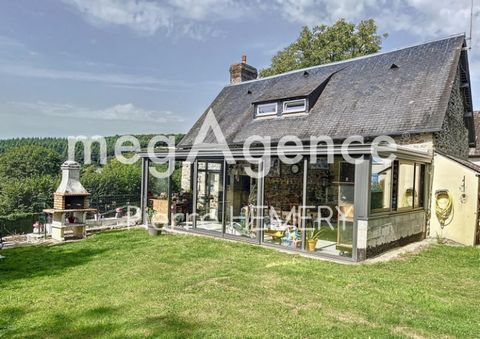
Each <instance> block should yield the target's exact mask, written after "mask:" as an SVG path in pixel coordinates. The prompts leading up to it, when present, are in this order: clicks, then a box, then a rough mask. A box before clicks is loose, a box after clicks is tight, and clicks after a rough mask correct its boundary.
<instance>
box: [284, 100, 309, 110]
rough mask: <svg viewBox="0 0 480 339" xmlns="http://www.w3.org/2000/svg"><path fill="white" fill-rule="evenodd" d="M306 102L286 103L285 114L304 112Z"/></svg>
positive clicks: (294, 101)
mask: <svg viewBox="0 0 480 339" xmlns="http://www.w3.org/2000/svg"><path fill="white" fill-rule="evenodd" d="M305 106H306V100H305V99H302V100H292V101H287V102H285V104H284V106H283V111H284V112H286V113H287V112H303V111H305Z"/></svg>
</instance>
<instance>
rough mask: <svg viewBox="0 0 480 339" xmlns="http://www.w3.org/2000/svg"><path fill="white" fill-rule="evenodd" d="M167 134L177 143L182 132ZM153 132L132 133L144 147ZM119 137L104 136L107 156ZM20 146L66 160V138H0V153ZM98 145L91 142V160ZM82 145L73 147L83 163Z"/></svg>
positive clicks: (97, 153) (96, 156)
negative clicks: (47, 150) (32, 148)
mask: <svg viewBox="0 0 480 339" xmlns="http://www.w3.org/2000/svg"><path fill="white" fill-rule="evenodd" d="M166 135H167V136H175V143H176V144H177V143H178V142H179V141H180V140H181V139H182V137H183V134H166ZM154 136H155V135H154V134H141V135H134V137H136V138H137V139H138V140H139V141H140V147H141V148H146V147H147V145H148V142H149V141H150V139H151V138H152V137H154ZM118 138H120V135H115V136H109V137H105V140H106V142H107V156H108V157H111V156H113V155H114V154H115V153H114V147H115V142H116V141H117V140H118ZM22 146H41V147H45V148H47V149H49V150H52V151H54V152H56V153H57V154H58V155H59V156H60V158H61V159H63V160H66V159H67V156H68V140H67V138H15V139H5V140H1V139H0V155H1V154H3V153H5V152H6V151H8V150H10V149H13V148H18V147H22ZM99 149H100V147H99V144H98V143H93V144H92V161H93V162H94V163H98V162H99V161H100V156H99V152H100V150H99ZM83 152H84V149H83V145H82V143H81V142H78V143H77V145H76V147H75V160H76V161H78V162H80V163H83V159H84V158H83Z"/></svg>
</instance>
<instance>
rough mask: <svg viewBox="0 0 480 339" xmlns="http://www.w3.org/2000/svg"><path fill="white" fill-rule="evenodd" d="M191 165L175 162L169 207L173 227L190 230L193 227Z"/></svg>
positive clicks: (185, 162) (184, 162)
mask: <svg viewBox="0 0 480 339" xmlns="http://www.w3.org/2000/svg"><path fill="white" fill-rule="evenodd" d="M192 192H193V187H192V164H191V163H189V162H187V161H177V162H176V163H175V171H174V172H173V174H172V203H171V207H170V213H171V222H172V225H173V226H177V227H183V228H187V229H190V228H192V227H193V219H192V217H193V216H192V213H193V205H192V202H193V199H192Z"/></svg>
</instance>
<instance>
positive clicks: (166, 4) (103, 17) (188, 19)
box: [63, 0, 256, 39]
mask: <svg viewBox="0 0 480 339" xmlns="http://www.w3.org/2000/svg"><path fill="white" fill-rule="evenodd" d="M63 1H64V2H65V3H67V4H69V5H71V6H72V7H73V8H75V9H76V10H78V11H79V12H80V14H81V15H82V16H83V17H84V18H85V20H86V21H87V22H89V23H91V24H93V25H96V26H101V25H119V26H126V27H129V28H130V29H132V30H134V31H136V32H138V33H140V34H144V35H153V34H155V33H156V32H157V31H160V30H161V31H164V32H165V33H167V34H175V33H177V34H181V35H187V36H190V37H191V38H194V39H203V38H205V37H206V36H212V37H217V36H220V35H221V32H220V31H219V30H218V29H215V28H213V27H212V26H211V23H212V22H214V21H218V20H226V19H235V18H239V17H241V16H242V14H243V13H245V12H247V11H249V10H251V9H252V8H253V7H252V6H250V4H249V1H244V2H238V1H233V0H228V1H225V0H202V1H198V0H168V1H151V0H63ZM252 2H256V1H255V0H252Z"/></svg>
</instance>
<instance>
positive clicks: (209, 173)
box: [196, 161, 223, 232]
mask: <svg viewBox="0 0 480 339" xmlns="http://www.w3.org/2000/svg"><path fill="white" fill-rule="evenodd" d="M222 165H223V163H220V162H209V161H199V162H198V175H197V206H196V207H197V216H196V219H197V228H200V229H205V230H209V231H217V232H222V228H223V227H222V219H223V216H222V213H223V211H222V201H223V183H222V170H221V169H222Z"/></svg>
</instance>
